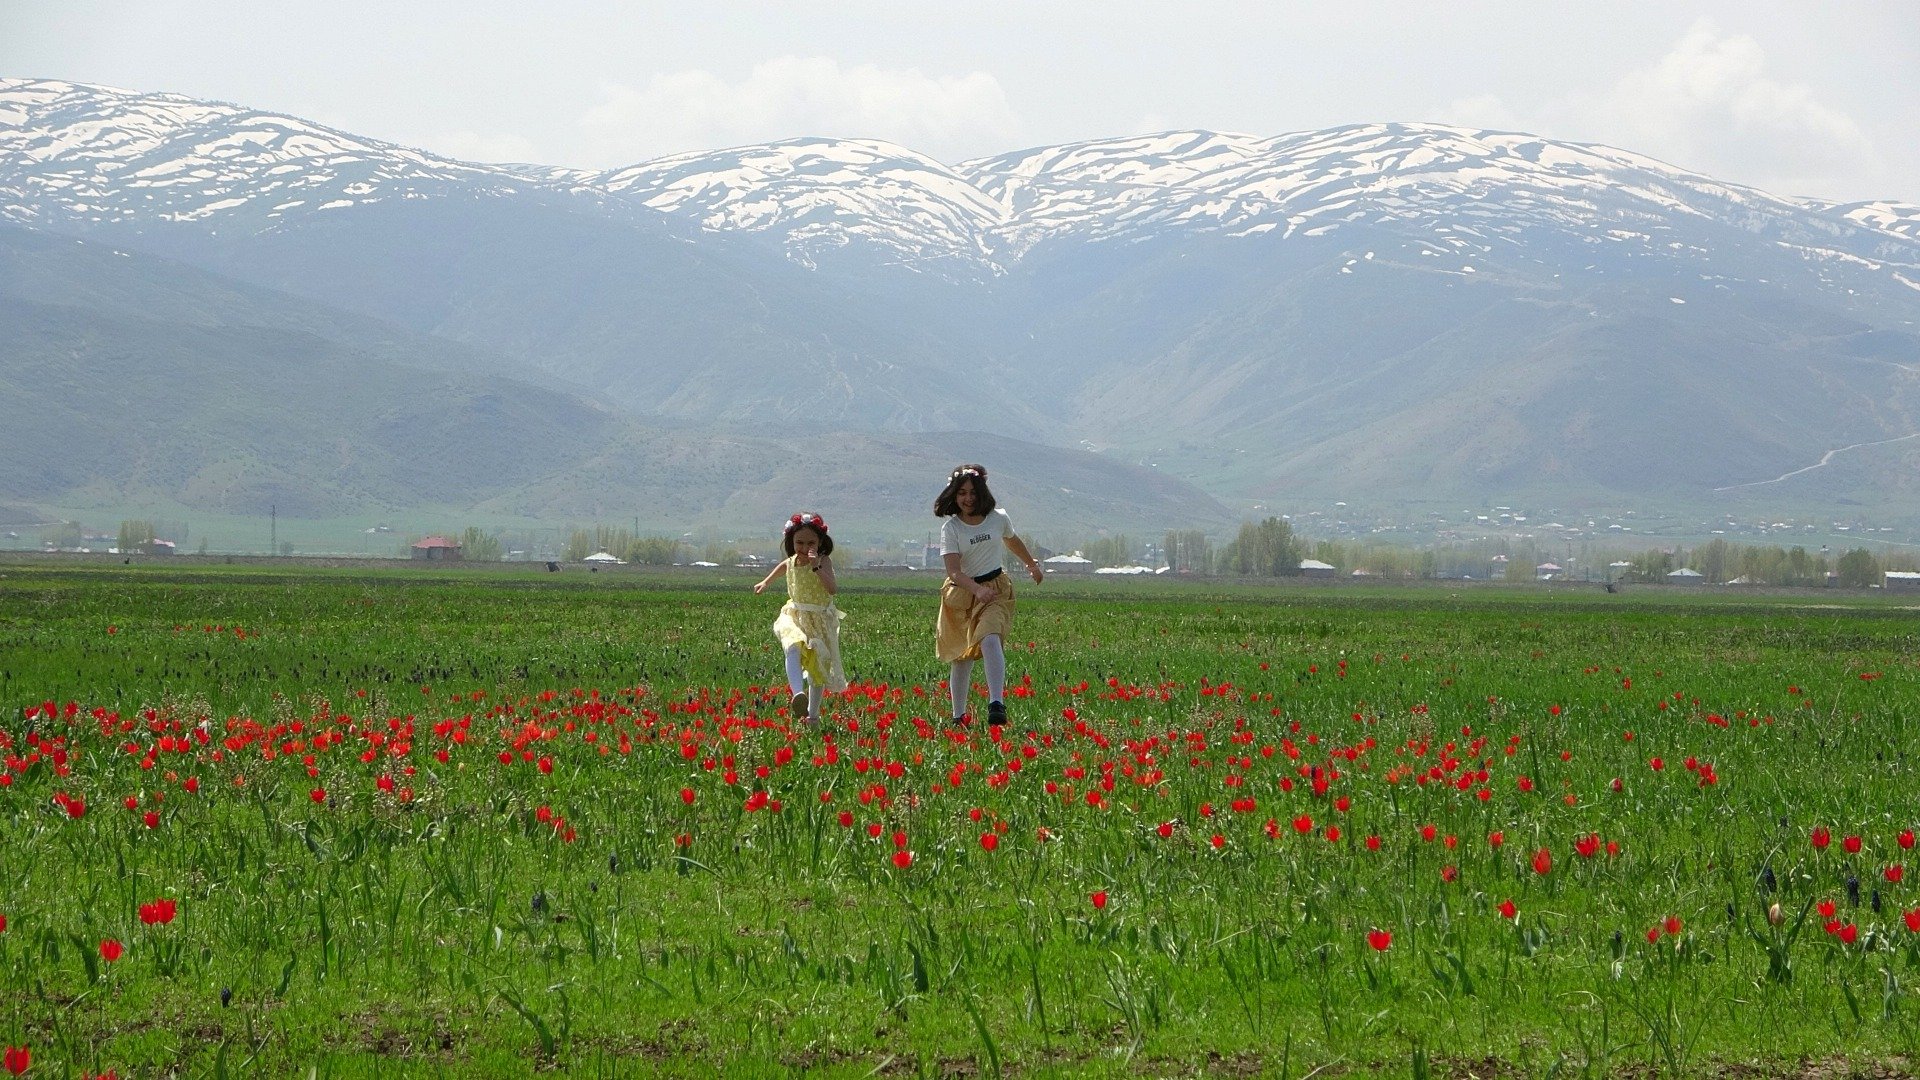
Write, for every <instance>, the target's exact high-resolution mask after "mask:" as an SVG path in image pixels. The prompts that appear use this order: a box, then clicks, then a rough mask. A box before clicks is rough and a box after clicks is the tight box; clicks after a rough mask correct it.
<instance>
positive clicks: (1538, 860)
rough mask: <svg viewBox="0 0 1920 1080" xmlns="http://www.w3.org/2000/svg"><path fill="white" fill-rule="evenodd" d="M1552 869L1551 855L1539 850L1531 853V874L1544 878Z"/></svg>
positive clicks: (1542, 849) (1544, 849)
mask: <svg viewBox="0 0 1920 1080" xmlns="http://www.w3.org/2000/svg"><path fill="white" fill-rule="evenodd" d="M1552 869H1553V853H1552V852H1550V851H1548V850H1547V849H1546V848H1541V849H1540V850H1539V851H1536V852H1534V853H1533V872H1534V873H1536V874H1539V875H1541V876H1542V877H1545V876H1546V874H1547V873H1548V871H1551V870H1552Z"/></svg>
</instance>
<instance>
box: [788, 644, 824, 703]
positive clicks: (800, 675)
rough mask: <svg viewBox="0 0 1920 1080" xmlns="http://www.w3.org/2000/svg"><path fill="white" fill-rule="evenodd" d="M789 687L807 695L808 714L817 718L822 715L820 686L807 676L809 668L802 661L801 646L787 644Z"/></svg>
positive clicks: (795, 691) (794, 691)
mask: <svg viewBox="0 0 1920 1080" xmlns="http://www.w3.org/2000/svg"><path fill="white" fill-rule="evenodd" d="M787 689H788V690H789V691H791V692H792V693H795V694H805V695H807V715H808V716H811V717H813V718H815V719H819V717H820V688H819V687H818V686H816V685H814V683H813V680H811V679H809V678H807V669H806V667H805V666H804V665H802V664H801V663H800V646H798V645H789V646H787Z"/></svg>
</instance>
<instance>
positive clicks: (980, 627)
mask: <svg viewBox="0 0 1920 1080" xmlns="http://www.w3.org/2000/svg"><path fill="white" fill-rule="evenodd" d="M986 586H987V588H989V589H992V590H993V599H991V600H986V601H982V600H977V599H975V598H974V596H973V594H972V593H970V592H967V591H966V590H964V589H962V588H960V587H959V586H958V585H955V584H954V583H953V582H951V581H948V582H946V583H944V584H943V585H941V586H940V619H939V621H938V622H936V623H935V624H934V628H933V651H934V652H935V653H936V654H938V655H939V657H940V659H942V660H944V661H946V662H947V663H949V664H951V663H953V662H954V661H955V660H978V659H980V639H981V638H984V637H986V636H987V635H989V634H999V635H1000V641H1001V643H1002V644H1005V642H1006V640H1007V635H1008V634H1010V633H1012V632H1013V575H1012V574H1004V573H1003V574H1001V575H1000V576H999V577H997V578H994V579H993V580H992V581H989V582H986Z"/></svg>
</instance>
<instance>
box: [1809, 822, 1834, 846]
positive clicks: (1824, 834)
mask: <svg viewBox="0 0 1920 1080" xmlns="http://www.w3.org/2000/svg"><path fill="white" fill-rule="evenodd" d="M1831 843H1833V834H1832V833H1830V832H1828V831H1827V827H1826V826H1825V825H1817V826H1815V827H1814V830H1813V846H1814V847H1815V848H1817V849H1819V850H1822V851H1824V850H1826V847H1827V845H1828V844H1831Z"/></svg>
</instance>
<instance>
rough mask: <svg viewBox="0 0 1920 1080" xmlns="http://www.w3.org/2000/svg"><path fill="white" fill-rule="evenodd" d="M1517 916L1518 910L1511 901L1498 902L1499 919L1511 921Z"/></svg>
mask: <svg viewBox="0 0 1920 1080" xmlns="http://www.w3.org/2000/svg"><path fill="white" fill-rule="evenodd" d="M1518 914H1520V909H1519V908H1517V907H1515V906H1514V905H1513V901H1512V900H1502V901H1500V917H1501V918H1503V919H1511V918H1513V917H1514V916H1515V915H1518Z"/></svg>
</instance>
